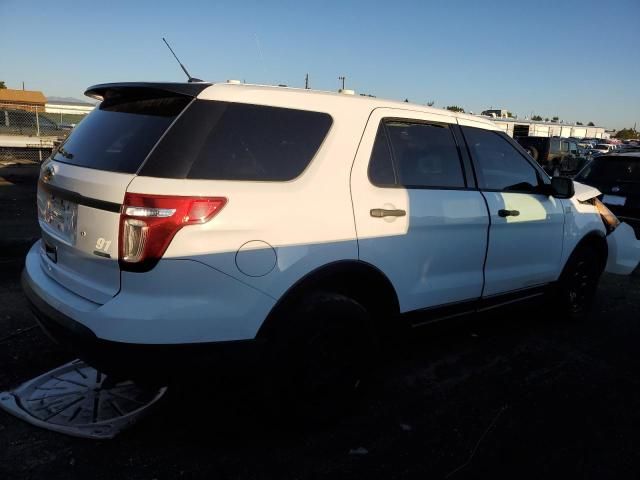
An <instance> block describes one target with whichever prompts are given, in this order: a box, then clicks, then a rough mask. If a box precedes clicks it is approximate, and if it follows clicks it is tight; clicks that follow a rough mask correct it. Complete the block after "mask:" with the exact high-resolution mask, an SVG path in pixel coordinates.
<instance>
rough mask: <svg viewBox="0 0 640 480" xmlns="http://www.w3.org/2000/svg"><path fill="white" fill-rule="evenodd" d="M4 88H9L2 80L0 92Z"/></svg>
mask: <svg viewBox="0 0 640 480" xmlns="http://www.w3.org/2000/svg"><path fill="white" fill-rule="evenodd" d="M3 88H7V86H6V85H5V84H4V80H0V90H2V89H3Z"/></svg>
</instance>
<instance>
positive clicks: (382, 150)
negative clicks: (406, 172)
mask: <svg viewBox="0 0 640 480" xmlns="http://www.w3.org/2000/svg"><path fill="white" fill-rule="evenodd" d="M369 180H370V181H371V183H373V184H374V185H378V186H380V187H385V186H393V185H396V184H397V182H396V174H395V171H394V167H393V159H392V158H391V150H390V149H389V141H388V140H387V134H386V132H385V128H384V124H383V123H380V126H379V127H378V134H377V135H376V140H375V143H374V145H373V151H372V152H371V160H370V161H369Z"/></svg>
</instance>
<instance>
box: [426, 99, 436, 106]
mask: <svg viewBox="0 0 640 480" xmlns="http://www.w3.org/2000/svg"><path fill="white" fill-rule="evenodd" d="M435 103H436V102H435V101H434V100H429V101H428V102H427V107H433V105H434V104H435Z"/></svg>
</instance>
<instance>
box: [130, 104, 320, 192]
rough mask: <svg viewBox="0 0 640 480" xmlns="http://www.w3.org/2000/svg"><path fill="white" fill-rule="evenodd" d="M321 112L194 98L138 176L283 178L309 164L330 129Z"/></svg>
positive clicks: (293, 176)
mask: <svg viewBox="0 0 640 480" xmlns="http://www.w3.org/2000/svg"><path fill="white" fill-rule="evenodd" d="M331 123H332V120H331V117H330V116H329V115H327V114H325V113H320V112H310V111H306V110H294V109H289V108H277V107H268V106H261V105H251V104H243V103H229V102H219V101H210V100H196V101H195V102H194V103H193V104H192V105H191V106H189V108H188V109H187V110H186V111H185V112H184V114H183V115H182V116H181V117H180V119H179V120H178V121H177V122H176V123H175V125H174V126H173V127H172V128H171V130H169V132H167V135H165V137H164V138H163V140H162V142H161V143H160V144H159V145H158V148H157V149H155V150H154V152H153V154H152V155H151V156H150V157H149V160H148V161H147V162H146V163H145V165H144V166H143V167H142V169H141V171H140V175H146V176H151V177H164V178H189V179H205V180H256V181H286V180H291V179H293V178H296V177H297V176H298V175H300V174H301V173H302V172H303V170H304V169H305V168H306V167H307V165H309V163H310V162H311V160H312V159H313V157H314V156H315V154H316V152H317V151H318V149H319V148H320V145H321V144H322V142H323V140H324V138H325V137H326V135H327V132H328V131H329V128H330V126H331Z"/></svg>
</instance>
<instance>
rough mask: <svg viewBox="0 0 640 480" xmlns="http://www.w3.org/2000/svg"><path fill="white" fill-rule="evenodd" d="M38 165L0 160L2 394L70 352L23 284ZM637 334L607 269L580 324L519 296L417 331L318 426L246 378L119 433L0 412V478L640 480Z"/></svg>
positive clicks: (619, 280)
mask: <svg viewBox="0 0 640 480" xmlns="http://www.w3.org/2000/svg"><path fill="white" fill-rule="evenodd" d="M35 172H36V170H35V169H34V168H33V167H28V166H26V167H25V166H9V167H3V166H2V165H0V391H3V390H7V389H9V388H12V387H14V386H16V385H18V384H19V383H21V382H22V381H25V380H27V379H29V378H32V377H33V376H35V375H36V374H39V373H42V372H45V371H47V370H49V369H51V368H52V367H55V366H57V365H60V364H62V363H64V362H65V361H67V360H68V359H70V358H71V357H70V356H69V355H68V354H67V353H65V352H63V351H62V350H60V349H59V348H58V347H57V346H56V345H55V344H53V343H52V342H51V341H50V340H49V339H48V338H47V337H45V335H44V334H43V333H41V332H40V330H39V329H38V328H35V327H34V325H35V322H34V320H33V319H32V317H31V315H30V314H29V312H28V311H27V306H26V302H25V300H24V297H23V295H22V293H21V291H20V286H19V275H20V271H21V268H22V264H23V257H24V254H25V252H26V249H27V248H28V246H29V244H30V243H31V242H32V241H33V239H34V238H36V237H37V235H38V232H37V227H36V222H35V198H34V195H35ZM639 344H640V276H639V275H637V274H636V275H633V276H630V277H616V276H609V275H605V277H604V278H603V280H602V283H601V286H600V288H599V290H598V294H597V298H596V301H595V308H594V310H593V313H592V315H591V317H590V318H589V319H588V320H586V321H583V322H568V321H565V320H563V319H560V318H556V317H555V316H554V315H553V312H549V311H544V310H542V309H530V308H528V309H524V308H519V309H514V310H511V311H508V312H503V313H501V314H493V315H492V316H482V317H480V316H476V317H469V318H466V319H464V320H462V321H456V322H455V323H449V324H446V325H443V324H441V325H437V326H433V327H429V328H425V329H422V330H420V331H416V332H415V333H413V334H412V335H411V338H409V339H407V344H406V345H405V346H404V347H403V348H398V349H396V350H394V351H392V352H391V353H390V354H389V355H388V358H386V359H385V362H384V366H383V367H382V368H381V369H380V370H378V371H377V372H376V373H375V375H374V379H373V381H372V382H371V385H370V386H369V388H368V391H367V392H366V395H365V397H364V399H363V400H362V402H361V404H360V405H359V407H358V409H357V410H356V411H354V412H353V413H352V414H351V415H349V416H348V417H346V418H344V419H342V420H341V421H339V422H336V423H334V424H332V425H326V426H323V427H322V428H314V429H308V430H306V431H305V430H302V431H295V430H294V431H292V430H291V429H285V428H280V427H279V426H278V425H277V424H276V425H274V424H273V423H272V422H265V421H264V419H263V418H261V416H260V415H259V414H258V413H257V412H259V409H257V408H256V404H255V398H253V395H252V393H251V389H250V388H249V389H247V388H245V387H246V385H244V384H243V382H242V381H238V382H236V384H234V385H233V386H227V385H214V386H212V387H211V388H210V389H209V390H208V392H207V394H206V395H205V394H203V395H191V396H189V395H187V396H180V397H170V398H169V399H168V400H167V401H165V402H164V403H163V404H162V405H161V406H160V407H159V408H158V409H157V410H156V411H155V412H154V413H153V414H151V415H150V416H149V417H148V418H146V419H145V420H144V421H143V422H141V423H139V424H138V425H136V426H134V427H133V428H131V429H130V430H128V431H126V432H124V433H123V434H122V435H121V436H119V437H117V438H116V439H114V440H110V441H89V440H81V439H75V438H70V437H66V436H63V435H60V434H56V433H52V432H48V431H44V430H41V429H38V428H36V427H32V426H30V425H28V424H26V423H24V422H22V421H20V420H17V419H15V418H13V417H11V416H10V415H8V414H6V413H4V412H0V479H8V480H9V479H26V478H34V479H35V478H38V479H40V478H42V479H72V478H82V479H86V478H92V479H111V478H118V479H125V478H126V479H154V478H155V479H173V478H212V479H213V478H216V479H226V478H229V479H231V478H234V479H235V478H240V479H249V478H278V479H280V478H319V477H331V478H351V477H353V478H385V479H387V478H421V479H424V478H496V477H497V478H511V479H515V478H517V479H521V478H536V479H539V478H562V477H564V478H589V479H591V478H593V479H603V478H616V479H621V478H638V476H639V475H640V377H639V375H638V374H639V372H640V351H639V348H638V345H639ZM221 368H224V367H221ZM202 375H203V381H205V382H206V381H207V380H208V377H207V372H202Z"/></svg>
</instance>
